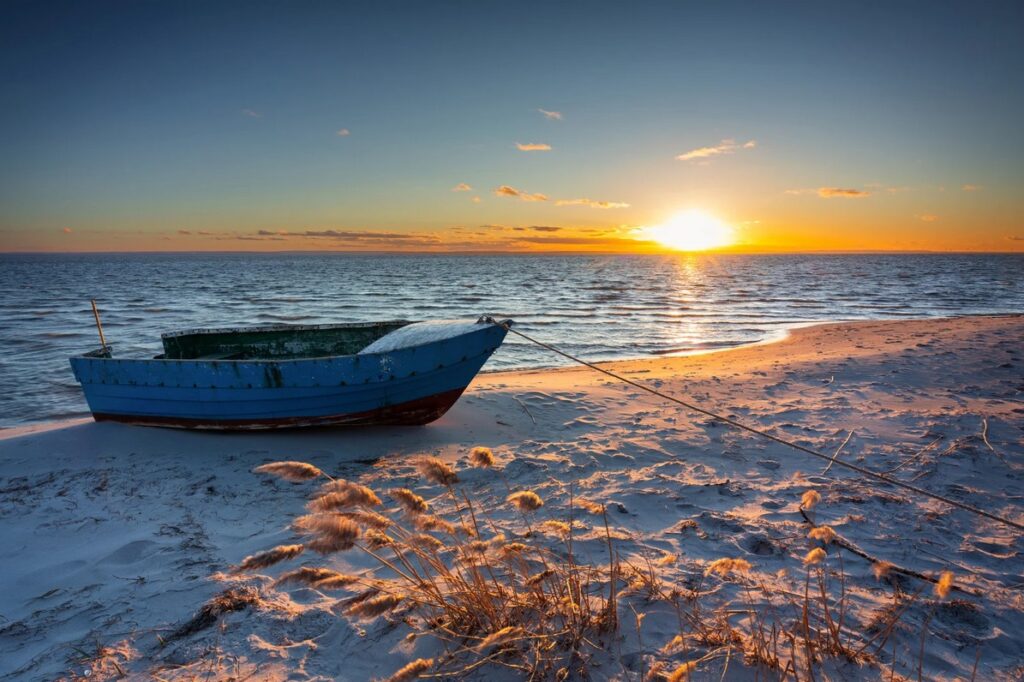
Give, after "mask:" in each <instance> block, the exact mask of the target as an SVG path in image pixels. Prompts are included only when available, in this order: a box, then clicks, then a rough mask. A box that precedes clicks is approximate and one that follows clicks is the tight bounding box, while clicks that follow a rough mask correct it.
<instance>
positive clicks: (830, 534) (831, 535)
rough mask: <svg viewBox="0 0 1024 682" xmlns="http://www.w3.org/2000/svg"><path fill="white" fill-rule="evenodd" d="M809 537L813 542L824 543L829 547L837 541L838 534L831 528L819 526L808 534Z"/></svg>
mask: <svg viewBox="0 0 1024 682" xmlns="http://www.w3.org/2000/svg"><path fill="white" fill-rule="evenodd" d="M807 537H809V538H810V539H812V540H818V541H819V542H824V543H825V544H826V545H827V544H828V543H830V542H832V541H833V540H835V539H836V532H835V531H834V530H833V529H832V527H831V526H818V527H816V528H812V529H811V530H810V532H809V533H807Z"/></svg>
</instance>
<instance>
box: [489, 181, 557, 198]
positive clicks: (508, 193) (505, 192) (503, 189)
mask: <svg viewBox="0 0 1024 682" xmlns="http://www.w3.org/2000/svg"><path fill="white" fill-rule="evenodd" d="M494 194H496V195H497V196H499V197H511V198H514V199H522V200H523V201H547V200H548V197H547V195H546V194H541V193H539V192H538V193H536V194H530V193H529V192H523V191H520V190H518V189H516V188H515V187H510V186H508V185H501V186H500V187H495V188H494Z"/></svg>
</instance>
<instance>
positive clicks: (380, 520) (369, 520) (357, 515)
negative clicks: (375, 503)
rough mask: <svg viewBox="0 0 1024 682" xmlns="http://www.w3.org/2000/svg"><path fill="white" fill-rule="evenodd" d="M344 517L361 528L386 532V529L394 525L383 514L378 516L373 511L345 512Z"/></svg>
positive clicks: (357, 510)
mask: <svg viewBox="0 0 1024 682" xmlns="http://www.w3.org/2000/svg"><path fill="white" fill-rule="evenodd" d="M345 515H346V516H348V517H349V518H350V519H352V520H353V521H355V522H356V523H358V524H359V525H360V526H362V527H363V528H375V529H377V530H387V529H388V528H391V526H393V525H395V524H394V522H393V521H392V520H391V519H389V518H388V517H386V516H384V515H383V514H378V513H377V512H375V511H370V510H369V509H356V510H355V511H351V512H346V514H345Z"/></svg>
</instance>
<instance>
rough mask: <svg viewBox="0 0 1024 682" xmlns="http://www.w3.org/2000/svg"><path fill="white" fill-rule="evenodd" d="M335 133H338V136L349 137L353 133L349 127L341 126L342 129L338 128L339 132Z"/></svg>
mask: <svg viewBox="0 0 1024 682" xmlns="http://www.w3.org/2000/svg"><path fill="white" fill-rule="evenodd" d="M334 134H335V135H337V136H338V137H348V136H349V135H351V134H352V133H351V132H350V131H349V129H348V128H341V129H340V130H338V132H336V133H334Z"/></svg>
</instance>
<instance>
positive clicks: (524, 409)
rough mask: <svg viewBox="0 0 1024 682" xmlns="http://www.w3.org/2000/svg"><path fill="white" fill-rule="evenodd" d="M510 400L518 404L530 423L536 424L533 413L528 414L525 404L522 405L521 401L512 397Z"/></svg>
mask: <svg viewBox="0 0 1024 682" xmlns="http://www.w3.org/2000/svg"><path fill="white" fill-rule="evenodd" d="M512 400H514V401H516V402H517V403H519V407H521V408H523V412H525V413H526V414H527V415H529V417H530V421H532V422H533V423H534V424H536V423H537V420H536V419H534V418H533V413H532V412H530V408H528V407H527V406H526V403H524V402H523V401H522V400H520V399H519V398H517V397H515V396H512Z"/></svg>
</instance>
